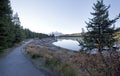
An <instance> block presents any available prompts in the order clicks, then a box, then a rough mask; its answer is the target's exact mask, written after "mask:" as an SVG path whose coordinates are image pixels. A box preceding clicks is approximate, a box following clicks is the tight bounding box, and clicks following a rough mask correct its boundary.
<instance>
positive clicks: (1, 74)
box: [0, 40, 46, 76]
mask: <svg viewBox="0 0 120 76" xmlns="http://www.w3.org/2000/svg"><path fill="white" fill-rule="evenodd" d="M31 41H32V40H30V41H28V42H26V43H25V44H23V45H21V46H19V47H17V48H15V49H13V50H12V51H11V52H10V53H9V54H8V55H6V56H4V57H2V58H0V76H46V75H45V73H43V72H42V71H40V70H38V69H36V68H35V67H34V66H33V65H32V63H31V62H30V61H29V60H28V59H27V58H26V57H25V56H24V54H23V53H22V52H23V47H24V46H25V45H26V44H28V43H29V42H31Z"/></svg>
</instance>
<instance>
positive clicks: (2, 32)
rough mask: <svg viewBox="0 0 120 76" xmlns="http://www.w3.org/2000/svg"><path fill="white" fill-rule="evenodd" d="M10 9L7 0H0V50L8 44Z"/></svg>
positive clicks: (10, 22)
mask: <svg viewBox="0 0 120 76" xmlns="http://www.w3.org/2000/svg"><path fill="white" fill-rule="evenodd" d="M11 17H12V10H11V6H10V1H9V0H0V50H1V49H4V48H6V47H8V46H9V44H10V41H11V40H10V39H9V37H10V34H9V30H10V25H11V24H12V21H11Z"/></svg>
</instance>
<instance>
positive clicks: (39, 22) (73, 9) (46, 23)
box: [10, 0, 120, 34]
mask: <svg viewBox="0 0 120 76" xmlns="http://www.w3.org/2000/svg"><path fill="white" fill-rule="evenodd" d="M10 1H11V6H12V9H13V11H14V13H16V12H17V13H18V15H19V18H20V21H21V25H22V26H23V27H24V28H29V29H30V30H31V31H34V32H39V33H46V34H48V33H50V32H54V31H58V32H61V33H64V34H71V33H80V32H81V29H82V28H84V29H85V28H86V26H87V25H86V23H85V21H86V22H89V19H88V18H92V15H91V14H90V12H93V9H92V6H93V3H96V1H97V0H10ZM104 3H105V4H106V5H109V4H110V5H111V7H110V9H109V14H110V19H114V18H115V17H116V16H117V15H118V14H119V13H120V0H104ZM116 26H117V27H120V20H118V21H117V22H116Z"/></svg>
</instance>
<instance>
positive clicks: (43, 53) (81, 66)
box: [25, 44, 120, 76]
mask: <svg viewBox="0 0 120 76" xmlns="http://www.w3.org/2000/svg"><path fill="white" fill-rule="evenodd" d="M25 49H26V53H27V54H30V55H37V57H35V58H39V57H43V58H46V61H47V63H46V65H48V66H50V69H52V70H53V72H54V73H55V74H57V75H55V76H89V75H90V74H92V76H105V70H106V68H105V64H104V63H103V62H102V59H101V57H100V55H99V54H95V55H94V54H86V53H84V52H79V53H76V52H69V51H66V50H65V49H55V50H54V51H53V50H51V49H50V48H48V47H45V46H36V45H35V46H34V45H31V44H29V45H28V46H27V47H26V48H25ZM118 55H119V57H118V58H116V56H115V57H114V56H113V57H112V60H113V61H114V63H112V70H113V71H112V72H113V74H114V73H115V74H116V72H118V73H120V71H119V70H118V69H119V67H117V66H119V65H120V54H118ZM118 55H117V56H118ZM106 61H107V62H108V63H110V58H109V57H108V56H106ZM66 65H69V67H66ZM53 67H54V68H53ZM65 67H66V68H65ZM61 69H62V70H61ZM69 69H71V70H69ZM73 69H74V70H75V71H74V72H72V71H73ZM69 73H72V74H69ZM74 73H75V74H74Z"/></svg>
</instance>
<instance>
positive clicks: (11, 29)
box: [0, 0, 48, 52]
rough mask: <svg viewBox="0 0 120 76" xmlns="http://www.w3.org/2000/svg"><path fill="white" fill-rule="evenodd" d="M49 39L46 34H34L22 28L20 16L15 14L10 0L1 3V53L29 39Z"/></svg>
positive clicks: (3, 0)
mask: <svg viewBox="0 0 120 76" xmlns="http://www.w3.org/2000/svg"><path fill="white" fill-rule="evenodd" d="M43 37H48V35H46V34H42V33H36V32H32V31H31V30H29V29H26V28H23V27H22V26H21V22H20V18H19V16H18V14H17V13H16V14H13V10H12V8H11V4H10V1H9V0H1V1H0V52H2V50H3V49H6V48H8V47H11V46H13V45H14V44H15V43H19V42H21V41H23V40H25V39H29V38H43Z"/></svg>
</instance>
